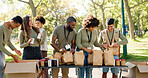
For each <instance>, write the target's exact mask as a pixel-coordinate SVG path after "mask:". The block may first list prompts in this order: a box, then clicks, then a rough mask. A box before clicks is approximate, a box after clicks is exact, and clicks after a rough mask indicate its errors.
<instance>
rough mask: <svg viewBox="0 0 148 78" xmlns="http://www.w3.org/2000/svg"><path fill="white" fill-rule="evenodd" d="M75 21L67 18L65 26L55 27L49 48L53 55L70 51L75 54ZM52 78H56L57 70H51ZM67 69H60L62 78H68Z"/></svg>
mask: <svg viewBox="0 0 148 78" xmlns="http://www.w3.org/2000/svg"><path fill="white" fill-rule="evenodd" d="M75 27H76V19H75V18H74V17H73V16H70V17H68V18H67V21H66V24H64V25H61V26H57V27H56V28H55V29H54V31H53V33H52V36H51V38H52V39H51V42H50V44H51V46H52V47H53V48H54V51H53V54H55V53H56V52H60V53H64V52H66V51H70V52H72V53H74V52H75V37H76V32H75V31H74V28H75ZM52 72H53V73H52V77H53V78H58V72H59V68H53V69H52ZM68 73H69V69H68V68H62V78H68Z"/></svg>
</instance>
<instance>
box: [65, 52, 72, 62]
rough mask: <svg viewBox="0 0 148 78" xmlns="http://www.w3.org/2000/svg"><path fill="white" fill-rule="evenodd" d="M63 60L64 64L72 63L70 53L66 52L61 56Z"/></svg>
mask: <svg viewBox="0 0 148 78" xmlns="http://www.w3.org/2000/svg"><path fill="white" fill-rule="evenodd" d="M63 60H64V62H65V63H71V62H73V55H72V53H71V52H69V51H67V52H66V53H64V54H63Z"/></svg>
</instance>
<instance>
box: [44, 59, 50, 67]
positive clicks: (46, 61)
mask: <svg viewBox="0 0 148 78" xmlns="http://www.w3.org/2000/svg"><path fill="white" fill-rule="evenodd" d="M48 60H49V57H45V62H44V64H45V66H46V67H48Z"/></svg>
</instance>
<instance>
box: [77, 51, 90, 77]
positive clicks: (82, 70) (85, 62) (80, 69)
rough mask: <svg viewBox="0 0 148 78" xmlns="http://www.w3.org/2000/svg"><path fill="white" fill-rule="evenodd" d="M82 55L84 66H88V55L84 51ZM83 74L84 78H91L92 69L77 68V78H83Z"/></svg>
mask: <svg viewBox="0 0 148 78" xmlns="http://www.w3.org/2000/svg"><path fill="white" fill-rule="evenodd" d="M83 53H84V55H85V59H84V65H88V53H87V52H85V51H83ZM84 73H86V78H92V68H83V67H79V68H78V75H79V78H84Z"/></svg>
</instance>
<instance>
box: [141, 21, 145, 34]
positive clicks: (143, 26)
mask: <svg viewBox="0 0 148 78" xmlns="http://www.w3.org/2000/svg"><path fill="white" fill-rule="evenodd" d="M141 21H142V31H143V34H145V31H144V25H143V19H141Z"/></svg>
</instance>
